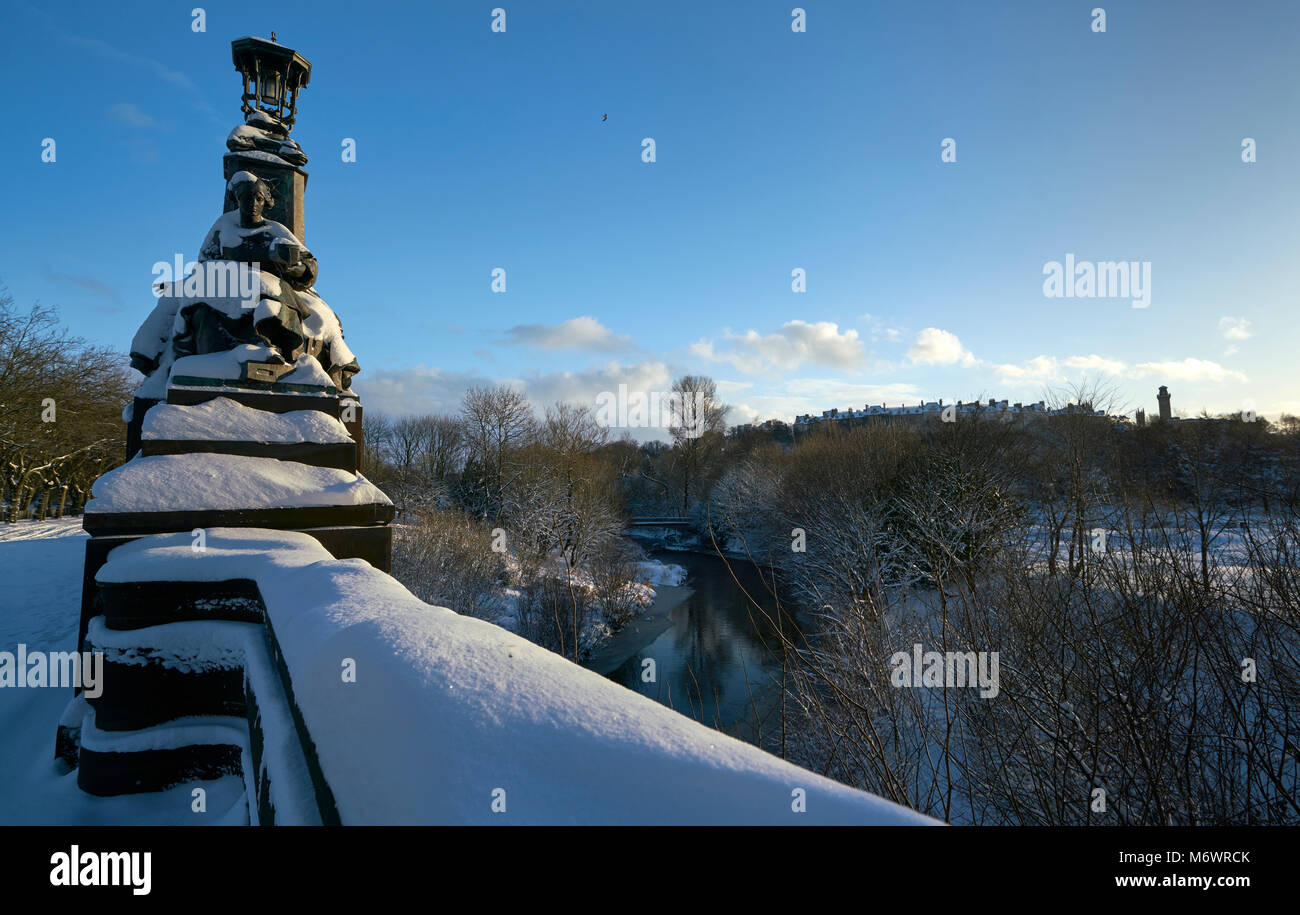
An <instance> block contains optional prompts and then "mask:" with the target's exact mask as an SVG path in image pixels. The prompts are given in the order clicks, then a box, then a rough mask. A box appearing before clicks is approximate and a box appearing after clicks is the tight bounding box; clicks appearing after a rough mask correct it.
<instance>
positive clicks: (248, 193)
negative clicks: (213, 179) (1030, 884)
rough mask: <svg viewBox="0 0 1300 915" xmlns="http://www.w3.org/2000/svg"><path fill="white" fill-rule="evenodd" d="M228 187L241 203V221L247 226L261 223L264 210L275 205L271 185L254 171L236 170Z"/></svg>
mask: <svg viewBox="0 0 1300 915" xmlns="http://www.w3.org/2000/svg"><path fill="white" fill-rule="evenodd" d="M226 189H227V190H228V191H229V192H230V194H231V196H233V197H234V198H235V201H236V202H237V203H238V204H239V221H240V223H241V224H242V225H244V226H246V227H248V226H255V225H260V224H261V222H262V213H263V211H264V210H266V209H267V208H268V207H272V206H275V198H274V197H273V196H272V195H271V188H270V186H269V185H268V184H267V183H266V182H265V181H263V180H262V179H261V178H259V177H257V176H256V175H254V174H253V173H252V172H235V173H234V174H233V175H231V176H230V181H229V182H227V184H226Z"/></svg>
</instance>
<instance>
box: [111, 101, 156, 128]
mask: <svg viewBox="0 0 1300 915" xmlns="http://www.w3.org/2000/svg"><path fill="white" fill-rule="evenodd" d="M108 116H109V118H110V119H111V120H113V121H116V122H117V123H119V124H125V125H126V126H128V127H153V126H154V124H155V123H156V122H155V121H154V119H153V118H152V117H151V116H149V115H147V114H145V113H144V112H143V111H141V110H140V108H139V107H138V106H136V105H132V104H131V103H130V102H118V103H117V104H116V105H111V106H109V109H108Z"/></svg>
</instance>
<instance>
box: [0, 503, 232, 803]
mask: <svg viewBox="0 0 1300 915" xmlns="http://www.w3.org/2000/svg"><path fill="white" fill-rule="evenodd" d="M85 538H86V535H85V534H84V533H83V532H82V530H81V519H80V518H64V519H61V520H59V521H39V522H38V521H19V522H17V523H15V524H2V523H0V651H8V652H13V651H15V650H16V648H17V646H18V645H19V644H20V643H21V644H25V645H26V646H27V648H28V649H29V650H40V651H72V650H74V649H75V648H76V642H77V623H78V619H79V614H80V606H81V571H82V562H83V560H84V558H85ZM71 698H72V690H70V689H61V688H60V689H55V688H37V689H31V688H22V689H16V688H4V689H0V773H3V776H4V777H3V778H0V825H18V824H23V825H27V824H49V825H72V824H77V825H116V824H125V823H130V824H159V825H162V824H166V825H205V824H209V825H210V824H227V825H242V824H244V823H245V822H247V819H248V812H247V805H246V803H245V801H244V783H243V780H242V779H239V778H236V777H228V778H222V779H218V780H216V781H210V782H196V783H194V784H195V785H201V786H202V787H203V788H204V790H205V791H206V793H207V800H206V806H207V812H206V813H195V812H193V810H192V809H191V808H192V796H191V790H192V788H193V787H194V785H177V786H176V787H174V788H172V789H171V790H169V791H165V792H161V793H158V794H146V795H136V796H125V797H112V798H97V797H92V796H90V795H88V794H85V793H84V792H82V791H81V789H79V788H78V787H77V775H76V773H75V772H70V771H68V770H67V767H66V766H64V765H63V763H61V762H59V761H57V760H56V759H55V758H54V735H55V728H56V726H57V725H58V722H59V717H60V715H61V714H62V712H63V710H64V708H65V707H66V706H67V704H68V701H69V700H70V699H71Z"/></svg>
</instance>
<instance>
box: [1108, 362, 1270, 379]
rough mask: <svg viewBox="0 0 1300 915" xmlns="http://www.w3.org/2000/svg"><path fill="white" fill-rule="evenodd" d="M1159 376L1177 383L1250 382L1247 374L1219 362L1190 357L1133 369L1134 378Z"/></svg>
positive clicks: (1148, 364)
mask: <svg viewBox="0 0 1300 915" xmlns="http://www.w3.org/2000/svg"><path fill="white" fill-rule="evenodd" d="M1149 375H1158V376H1159V377H1161V378H1167V379H1172V380H1175V381H1208V382H1223V381H1249V380H1250V379H1249V378H1247V377H1246V375H1245V373H1243V372H1238V371H1235V370H1233V369H1225V368H1224V367H1223V366H1221V365H1219V363H1217V362H1210V361H1208V360H1206V359H1193V358H1192V357H1190V356H1189V357H1188V358H1186V359H1183V360H1182V361H1181V362H1174V361H1167V362H1143V363H1140V364H1139V365H1136V366H1134V367H1133V372H1132V377H1134V378H1146V377H1147V376H1149Z"/></svg>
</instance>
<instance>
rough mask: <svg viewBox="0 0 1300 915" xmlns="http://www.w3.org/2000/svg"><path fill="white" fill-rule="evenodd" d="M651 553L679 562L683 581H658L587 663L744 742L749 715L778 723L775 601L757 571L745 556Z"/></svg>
mask: <svg viewBox="0 0 1300 915" xmlns="http://www.w3.org/2000/svg"><path fill="white" fill-rule="evenodd" d="M650 556H651V558H654V559H658V560H660V561H661V562H665V563H674V564H676V565H680V566H683V567H684V568H685V569H686V572H687V579H686V586H685V587H679V588H673V587H660V588H659V589H658V595H657V597H656V601H655V603H656V606H655V608H653V609H652V611H650V612H649V613H646V614H642V616H641V618H639V619H637V620H635V621H634V622H633V623H630V624H629V625H628V626H626V627H624V629H623V630H622V631H620V632H619V634H618V635H617V636H616V637H615V638H614V639H613V640H612V641H611V642H610V643H609V644H608V645H606V646H605V647H604V648H603V649H602V650H601V651H599V652H597V654H596V655H595V656H594V657H593V658H592V659H591V660H590V661H589V662H588V665H587V666H589V667H591V668H592V669H593V670H595V671H597V672H598V673H602V674H604V675H605V676H607V677H609V678H610V679H611V680H614V681H615V682H616V683H619V684H621V685H623V686H626V687H627V688H628V689H634V690H636V691H637V692H639V693H642V694H643V695H645V696H648V697H649V698H651V699H654V700H655V701H657V702H660V703H662V704H664V705H667V706H669V707H671V708H673V709H676V710H677V711H679V712H681V713H682V714H685V715H690V716H691V717H692V718H694V719H696V720H697V721H701V722H703V723H705V724H708V725H711V726H713V727H716V728H718V729H720V730H724V731H727V732H729V733H733V734H735V735H736V736H738V737H741V738H743V739H746V740H749V741H751V742H756V738H757V732H756V730H755V728H754V724H755V722H756V721H763V722H764V724H763V728H764V729H767V728H769V727H774V726H775V727H779V723H776V724H774V723H773V715H772V712H773V709H774V708H776V707H777V705H778V703H779V699H780V682H781V665H780V661H779V645H780V640H779V638H778V636H777V632H776V626H775V622H774V619H775V606H776V601H775V600H774V599H773V597H772V595H771V594H770V593H769V592H768V590H767V589H766V588H765V587H764V585H763V580H762V577H761V576H760V575H759V573H758V571H757V570H756V569H754V568H753V566H752V565H750V564H749V563H748V562H746V561H745V560H736V559H732V560H726V561H724V560H722V559H720V558H718V557H717V556H713V555H706V554H701V553H690V552H682V551H677V550H653V551H651V553H650ZM728 564H729V565H730V571H729V570H728ZM733 573H734V575H735V577H734V578H733ZM737 581H739V584H737ZM746 592H748V594H749V595H750V597H752V598H753V599H754V600H756V601H757V602H758V603H759V604H760V605H761V607H762V608H763V611H760V610H759V609H757V608H756V607H755V606H754V604H753V602H752V601H751V600H750V597H747V596H746ZM764 611H765V612H764ZM783 625H784V626H785V627H787V628H786V633H787V635H789V634H790V633H791V632H792V631H796V630H793V629H792V628H791V627H792V626H793V625H794V623H793V622H792V621H791V620H790V619H789V617H786V618H785V621H784V623H783ZM773 652H777V655H775V656H774V654H773ZM647 660H649V661H653V662H654V663H653V665H650V664H646V663H645V662H646V661H647Z"/></svg>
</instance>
